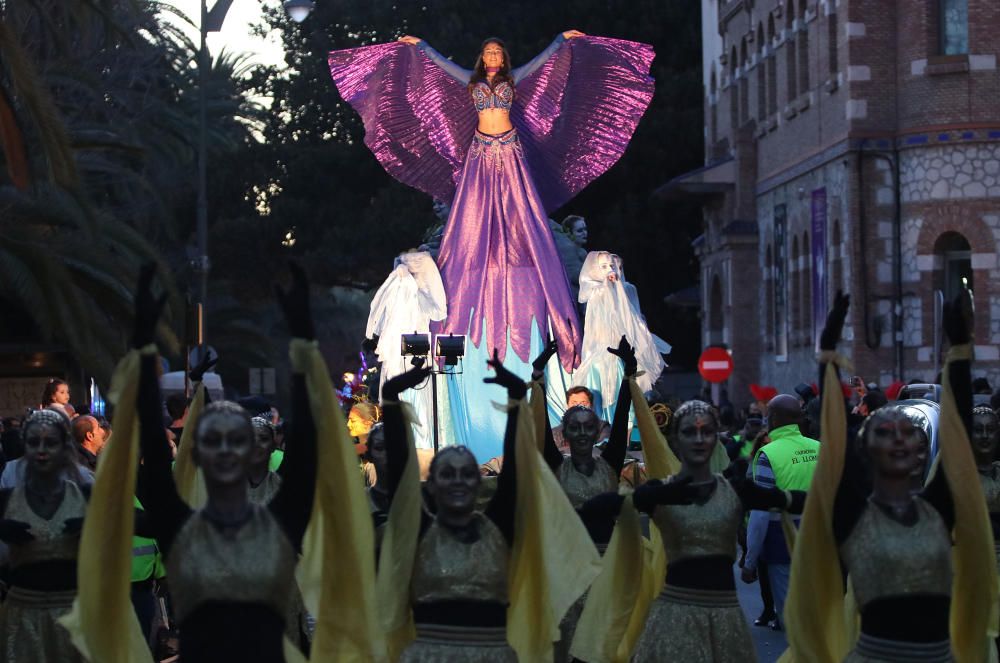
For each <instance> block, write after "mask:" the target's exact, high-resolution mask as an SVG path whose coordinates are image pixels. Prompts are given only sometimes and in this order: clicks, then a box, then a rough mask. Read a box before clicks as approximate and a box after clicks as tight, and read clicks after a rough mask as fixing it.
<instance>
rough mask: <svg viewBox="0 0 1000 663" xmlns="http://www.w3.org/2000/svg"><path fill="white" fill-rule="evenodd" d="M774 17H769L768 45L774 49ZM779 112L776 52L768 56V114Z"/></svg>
mask: <svg viewBox="0 0 1000 663" xmlns="http://www.w3.org/2000/svg"><path fill="white" fill-rule="evenodd" d="M774 39H775V29H774V15H773V14H771V15H769V16H768V17H767V43H768V44H770V46H771V48H772V49H773V48H774ZM777 112H778V56H777V55H775V53H774V50H772V51H771V53H770V54H769V55H768V56H767V114H768V115H774V114H775V113H777Z"/></svg>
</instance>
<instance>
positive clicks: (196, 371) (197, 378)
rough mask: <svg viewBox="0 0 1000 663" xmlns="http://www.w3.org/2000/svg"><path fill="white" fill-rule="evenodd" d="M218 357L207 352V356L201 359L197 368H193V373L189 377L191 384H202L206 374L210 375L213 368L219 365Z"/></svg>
mask: <svg viewBox="0 0 1000 663" xmlns="http://www.w3.org/2000/svg"><path fill="white" fill-rule="evenodd" d="M218 361H219V357H218V355H214V354H212V353H211V352H207V351H206V352H205V355H204V356H203V357H202V358H201V361H199V362H198V363H197V364H196V365H195V366H193V367H191V372H190V374H189V375H188V377H189V378H191V382H192V383H194V382H201V381H202V379H204V377H205V373H208V372H209V371H210V370H212V368H213V367H214V366H215V365H216V364H217V363H218Z"/></svg>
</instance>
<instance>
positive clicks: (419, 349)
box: [399, 334, 431, 357]
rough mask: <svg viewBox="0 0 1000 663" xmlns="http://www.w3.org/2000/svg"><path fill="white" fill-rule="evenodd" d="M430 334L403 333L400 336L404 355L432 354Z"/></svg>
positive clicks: (401, 352)
mask: <svg viewBox="0 0 1000 663" xmlns="http://www.w3.org/2000/svg"><path fill="white" fill-rule="evenodd" d="M430 351H431V335H430V334H403V335H402V336H401V337H400V349H399V352H400V354H402V355H403V356H404V357H422V356H426V355H428V354H430Z"/></svg>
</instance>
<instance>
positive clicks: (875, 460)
mask: <svg viewBox="0 0 1000 663" xmlns="http://www.w3.org/2000/svg"><path fill="white" fill-rule="evenodd" d="M848 305H849V299H848V297H847V296H845V295H842V294H840V293H837V297H836V300H835V304H834V308H833V310H832V311H831V313H830V315H829V317H828V318H827V323H826V327H825V329H824V330H823V333H822V335H821V338H820V348H821V349H822V350H823V351H824V354H823V355H821V358H820V360H821V363H822V364H823V365H822V370H823V372H824V373H825V375H824V379H823V380H821V383H822V384H823V385H824V386H823V391H824V394H825V398H824V402H823V417H822V442H823V444H822V446H821V451H820V458H819V465H818V466H817V469H816V474H815V475H814V478H813V483H812V489H811V491H810V499H809V504H808V505H807V510H806V514H805V516H804V517H803V519H802V528H801V530H800V533H799V536H798V538H797V540H796V544H795V551H794V556H793V562H792V579H791V587H790V591H789V600H788V603H787V605H786V609H785V615H786V621H787V623H788V633H789V648H790V654H791V658H793V660H796V661H820V662H826V661H840V660H846V661H849V662H850V663H885V662H890V661H901V660H905V661H926V662H932V661H933V662H935V663H945V662H947V661H951V660H953V658H954V659H957V660H969V661H972V660H985V657H986V654H987V648H988V641H987V630H988V626H987V623H988V621H989V613H990V609H991V608H992V607H993V602H994V601H995V600H996V568H995V560H994V558H993V550H992V546H991V541H990V538H991V537H990V533H989V521H988V518H987V515H986V508H985V502H984V500H983V496H982V491H981V489H980V486H979V482H978V481H977V479H976V470H975V465H974V462H973V455H972V449H971V445H970V444H969V442H968V439H967V437H966V435H967V432H968V426H969V423H970V421H971V414H972V395H971V389H970V385H971V381H970V377H969V375H970V359H971V329H972V326H971V307H968V306H967V305H968V301H967V299H966V298H965V297H964V296H963V297H960V298H959V299H958V300H957V301H956V302H955V303H953V304H950V305H947V306H946V308H945V316H944V323H945V324H944V326H945V332H946V335H947V337H948V340H949V342H950V345H951V349H950V351H949V353H948V361H947V362H946V365H945V370H944V389H943V392H942V399H941V419H940V422H939V429H938V430H939V433H938V440H939V456H938V461H937V463H938V467H937V468H936V470H935V471H934V473H933V474H932V478H931V479H930V481H929V482H928V483H927V486H926V488H924V489H923V490H922V491H920V492H918V493H914V492H913V490H912V480H911V476H912V474H913V472H914V471H915V470H916V469H917V468H918V467H920V466H921V465H922V463H923V459H922V458H921V456H922V454H923V453H924V438H923V436H922V434H921V432H920V430H919V429H917V428H916V427H915V426H914V425H913V423H912V421H911V420H910V419H909V418H908V417H907V416H906V414H904V413H903V412H902V411H900V410H899V409H897V408H893V407H885V408H881V409H879V410H876V411H875V412H874V413H872V415H871V416H870V417H869V418H868V420H867V421H866V422H865V424H864V425H863V426H862V429H861V430H860V431H859V433H858V440H857V443H856V444H850V443H849V442H848V443H847V444H845V437H846V436H845V424H844V409H843V400H842V399H841V398H840V384H839V378H838V377H837V374H836V370H835V368H834V362H835V361H838V359H837V358H836V357H835V356H834V351H835V348H836V345H837V341H838V340H839V339H840V332H841V329H842V328H843V324H844V320H845V318H846V315H847V310H848ZM953 560H954V564H953ZM841 567H843V568H844V569H845V570H846V572H847V579H848V584H849V586H850V588H851V589H852V590H853V596H854V599H855V600H856V603H857V607H858V609H859V611H860V635H859V636H858V638H857V641H856V642H852V641H851V640H852V638H850V637H848V636H847V633H848V632H849V629H847V624H845V622H844V614H845V611H844V608H843V591H842V587H843V578H842V577H841V573H840V569H841Z"/></svg>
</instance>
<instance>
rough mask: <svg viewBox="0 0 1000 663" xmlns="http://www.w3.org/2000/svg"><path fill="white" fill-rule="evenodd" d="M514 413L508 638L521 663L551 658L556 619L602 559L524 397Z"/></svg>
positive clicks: (584, 587) (594, 573) (585, 585)
mask: <svg viewBox="0 0 1000 663" xmlns="http://www.w3.org/2000/svg"><path fill="white" fill-rule="evenodd" d="M512 405H518V406H519V407H518V413H517V439H516V445H517V450H516V452H515V453H516V455H517V511H516V515H515V519H514V543H513V546H512V550H511V557H510V567H509V568H510V573H509V576H508V587H509V595H510V607H509V608H508V609H507V640H508V642H510V645H511V647H513V648H514V651H516V652H517V655H518V658H519V660H521V661H550V660H552V656H553V648H552V643H553V642H555V641H556V640H558V639H559V622H560V620H562V618H563V616H564V615H565V614H566V611H567V610H569V608H570V606H571V605H573V603H574V602H575V601H576V600H577V599H578V598H580V597H581V596H582V595H583V593H584V592H585V591H587V588H588V587H589V586H590V584H591V583H592V582H593V581H594V579H595V578H596V577H597V575H598V574H599V573H600V570H601V558H600V555H599V554H598V552H597V549H596V548H595V547H594V544H593V542H592V541H591V540H590V535H589V534H587V530H586V528H585V527H584V526H583V523H582V522H581V520H580V517H579V516H578V515H577V514H576V511H575V510H574V509H573V507H572V505H571V504H570V502H569V499H568V498H567V497H566V494H565V493H564V492H563V490H562V487H561V486H560V485H559V481H558V480H557V479H556V477H555V475H554V474H552V472H551V471H550V470H549V469H548V467H546V466H545V463H544V461H543V460H542V455H541V454H540V453H539V452H538V444H537V442H536V440H535V422H534V417H533V416H532V411H531V409H530V408H529V407H528V403H527V400H526V399H522V400H521V402H520V403H512Z"/></svg>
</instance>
